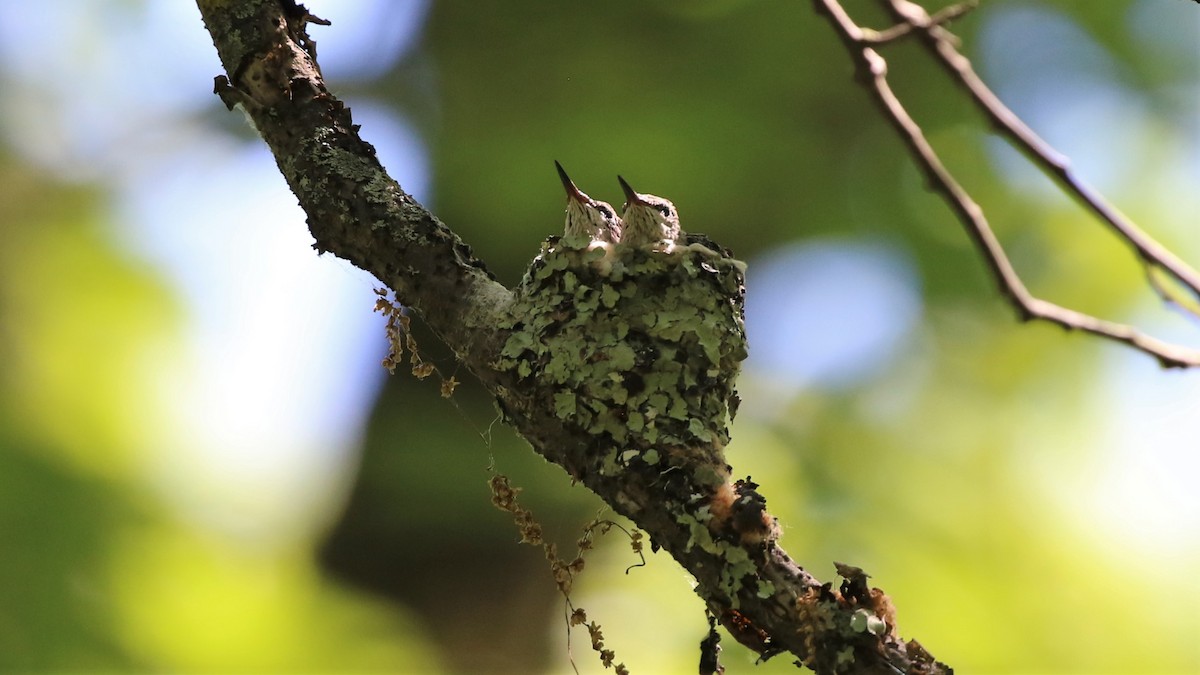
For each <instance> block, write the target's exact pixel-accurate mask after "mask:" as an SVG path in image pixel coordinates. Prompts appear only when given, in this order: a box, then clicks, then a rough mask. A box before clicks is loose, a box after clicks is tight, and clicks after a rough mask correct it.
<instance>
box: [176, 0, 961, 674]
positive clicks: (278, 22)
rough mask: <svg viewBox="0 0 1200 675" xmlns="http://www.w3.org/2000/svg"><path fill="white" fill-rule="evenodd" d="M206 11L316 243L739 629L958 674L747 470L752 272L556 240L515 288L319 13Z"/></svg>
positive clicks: (830, 651) (271, 7)
mask: <svg viewBox="0 0 1200 675" xmlns="http://www.w3.org/2000/svg"><path fill="white" fill-rule="evenodd" d="M197 4H198V5H199V7H200V11H201V14H202V15H203V17H204V22H205V25H206V27H207V28H208V30H209V32H210V34H211V35H212V38H213V42H214V44H215V46H216V48H217V52H218V54H219V56H220V58H221V62H222V64H223V65H224V67H225V70H226V72H227V73H228V76H220V77H218V78H217V79H216V93H218V94H219V95H220V96H221V98H222V100H223V101H224V102H225V103H226V105H227V106H229V107H231V108H232V107H234V106H241V107H242V108H244V109H245V111H246V112H247V114H248V115H249V116H250V118H251V119H252V120H253V123H254V124H255V126H256V127H257V129H258V131H259V133H260V134H262V137H263V139H264V140H265V141H266V143H267V145H268V146H269V147H270V149H271V152H272V153H273V154H274V156H275V158H276V162H277V164H278V166H279V169H280V171H281V172H282V174H283V175H284V178H285V179H286V180H287V182H288V185H289V186H290V187H291V189H292V191H293V192H294V193H295V194H296V196H297V197H298V198H299V200H300V205H301V206H302V207H303V209H304V210H305V212H306V213H307V214H308V225H309V228H310V230H311V232H312V234H313V237H314V238H315V239H316V245H315V247H316V248H317V249H318V250H319V251H328V252H332V253H334V254H335V255H337V256H339V257H342V258H345V259H347V260H349V261H350V262H352V263H353V264H355V265H357V266H359V267H361V268H362V269H364V270H367V271H369V272H371V273H373V274H374V275H375V276H376V277H378V278H379V279H380V280H381V281H383V282H384V283H386V284H387V285H388V286H390V287H391V288H392V289H393V290H394V292H395V294H396V297H397V299H398V300H399V301H400V302H402V303H404V304H406V305H408V306H410V307H411V308H413V309H414V310H415V312H416V313H417V314H418V315H419V316H420V317H421V318H422V319H423V320H424V321H425V322H426V323H428V324H429V326H430V327H431V328H432V329H433V330H434V331H435V332H436V333H437V334H438V335H439V336H440V337H441V338H442V339H443V340H444V341H445V342H446V343H447V344H448V345H449V346H450V347H451V348H452V349H453V350H454V351H455V353H456V354H457V356H458V358H459V359H460V360H461V361H462V362H463V363H464V364H465V365H466V366H467V367H468V368H469V369H470V370H471V371H472V372H473V373H474V374H475V375H476V376H478V377H479V379H480V380H481V381H482V383H483V384H484V386H485V387H486V388H487V389H488V390H489V391H490V392H491V393H492V394H493V395H494V396H495V397H496V401H497V405H498V406H499V407H500V409H501V411H502V412H503V414H504V418H505V420H506V421H507V422H508V423H510V424H512V425H513V426H514V427H515V428H516V429H517V431H518V432H519V433H520V434H521V435H522V436H523V437H524V438H525V439H526V440H528V441H529V442H530V444H531V445H532V446H533V448H534V450H535V451H537V452H538V453H539V454H541V455H542V456H544V457H545V458H547V459H548V460H550V461H553V462H555V463H556V464H559V465H560V466H562V467H563V468H564V469H566V471H567V472H568V473H569V474H570V475H571V476H572V478H573V479H575V480H577V481H579V482H582V483H584V484H585V485H586V486H587V487H588V488H590V489H591V490H593V491H594V492H596V494H598V495H599V496H600V497H601V498H602V499H604V501H605V502H607V503H608V504H609V505H610V506H611V507H612V508H613V509H614V510H615V511H617V512H618V513H620V514H622V515H624V516H626V517H628V518H630V519H631V520H632V521H633V522H634V523H636V524H637V526H638V527H639V528H641V529H642V530H644V531H645V532H646V533H647V534H648V535H649V539H650V541H651V544H652V547H654V548H662V549H664V550H666V551H667V552H669V553H670V554H671V555H672V556H673V557H674V558H675V559H676V560H677V561H678V562H679V563H680V564H681V565H682V566H683V567H684V568H685V569H686V570H687V571H688V572H689V573H691V574H692V575H693V576H694V577H695V579H696V581H697V587H696V592H697V593H698V594H699V595H700V596H701V598H702V599H703V600H704V601H705V603H706V606H707V609H708V610H709V611H710V612H711V614H712V615H713V616H715V617H718V618H719V620H720V622H721V623H722V624H723V625H725V626H726V627H727V628H729V629H730V631H731V632H732V634H733V635H734V637H735V638H737V639H738V640H739V641H740V642H742V643H743V644H746V645H748V646H749V647H751V648H752V649H755V650H757V651H758V652H760V653H761V654H763V655H764V657H766V656H769V655H772V654H776V653H780V652H782V651H789V652H791V653H792V654H794V655H795V656H796V657H797V659H798V660H799V661H800V662H803V663H804V664H806V665H808V666H810V667H812V668H813V669H814V670H816V671H818V672H821V673H834V672H837V673H939V672H946V671H947V669H946V668H945V666H943V665H942V664H940V663H938V662H936V661H935V660H934V659H933V657H932V656H930V655H929V654H928V652H926V651H925V650H924V649H923V648H921V646H920V645H919V644H917V643H916V641H909V642H907V643H906V642H904V641H903V640H901V639H900V637H899V635H898V632H897V629H896V624H895V614H894V610H893V609H892V607H891V604H890V601H889V600H888V598H887V596H886V595H884V594H883V592H882V591H880V590H879V589H877V588H868V587H867V586H866V575H865V574H864V573H863V572H862V571H861V570H858V569H857V568H853V567H849V566H841V567H839V574H841V575H842V577H843V581H842V583H841V585H840V587H839V588H834V587H833V584H832V583H825V584H822V583H820V582H819V581H817V580H816V579H815V578H813V577H812V576H811V575H810V574H808V573H807V572H806V571H804V570H803V569H802V568H801V567H799V566H798V565H796V564H795V563H794V562H793V561H792V559H791V558H790V557H789V556H788V555H787V553H786V552H785V551H784V550H783V549H782V548H781V547H780V546H779V545H778V544H777V539H778V536H779V528H778V525H777V523H776V521H775V519H774V518H772V517H771V516H770V515H769V514H768V513H767V512H766V510H765V506H766V500H765V499H764V498H763V497H762V496H761V495H760V494H759V493H758V492H757V491H756V488H757V486H756V485H754V484H753V483H751V482H750V481H749V480H738V481H734V480H732V479H731V477H730V475H731V473H732V468H731V467H730V466H729V465H727V464H726V463H725V459H724V445H725V442H727V441H728V429H727V427H726V424H727V421H728V419H729V418H731V417H732V414H733V407H734V406H736V394H734V393H733V388H732V385H733V382H734V380H735V378H736V376H737V372H738V368H739V363H740V360H741V359H742V358H744V357H745V345H744V330H743V323H742V319H743V318H742V315H741V295H742V293H743V287H742V266H741V264H740V263H737V262H736V261H732V260H731V259H729V258H728V257H726V256H725V255H723V254H721V253H718V252H717V250H718V249H719V248H720V247H719V246H717V245H715V244H713V243H712V242H709V241H708V240H706V239H703V238H694V239H695V241H692V240H689V241H688V242H687V245H681V246H679V247H678V248H677V249H676V250H674V251H647V250H639V249H636V248H634V247H628V248H627V249H622V250H621V252H619V253H617V254H616V255H617V256H618V258H617V259H618V262H620V263H621V265H620V266H619V267H618V266H612V265H611V261H609V262H607V263H605V262H604V261H598V260H596V256H595V255H593V253H595V251H592V250H583V251H581V250H579V249H571V248H569V247H567V246H566V245H565V244H564V245H560V244H559V243H558V242H557V241H555V240H554V239H553V238H552V239H551V240H550V241H548V242H547V244H545V245H544V247H543V253H542V255H540V256H539V257H538V258H537V259H536V260H535V263H534V265H533V267H531V269H530V273H529V274H528V275H527V278H526V280H525V281H524V282H522V285H521V287H519V288H518V289H516V292H515V293H514V292H513V291H510V290H508V289H506V288H504V287H503V286H501V285H500V284H498V283H496V282H495V281H494V280H493V279H492V277H491V275H490V274H489V273H488V272H487V270H486V268H485V267H484V265H483V264H482V263H481V262H480V261H479V260H477V259H476V258H475V257H474V256H472V254H471V252H470V249H469V247H468V246H467V245H466V244H465V243H464V242H463V241H462V240H461V239H460V238H459V237H458V236H457V235H455V234H454V233H453V232H451V231H450V230H449V229H448V228H447V227H446V226H445V225H444V224H442V223H441V222H440V221H439V220H438V219H437V218H435V217H434V216H433V215H432V214H431V213H429V212H428V211H427V210H426V209H425V208H424V207H422V206H421V205H420V204H418V203H417V202H416V201H415V200H414V199H413V198H412V197H411V196H409V195H408V194H407V193H405V192H404V191H403V189H402V188H401V187H400V186H399V185H398V184H397V183H396V182H395V181H394V180H392V179H391V178H390V177H389V176H388V175H387V174H386V173H385V171H384V170H383V168H382V166H381V165H380V164H379V162H378V160H377V159H376V158H375V152H374V149H373V148H372V147H371V146H370V145H369V144H367V143H366V142H364V141H363V140H362V139H361V138H360V137H359V136H358V133H357V131H358V127H357V125H354V124H353V123H352V121H351V118H350V111H349V110H348V109H347V108H345V106H344V105H343V104H342V103H341V102H340V101H339V100H337V99H336V98H335V97H334V96H332V95H331V94H330V93H329V91H328V90H327V89H326V87H325V85H324V82H323V81H322V77H321V73H320V68H319V67H318V65H317V61H316V49H315V45H314V43H313V42H312V41H311V40H310V39H309V38H308V36H307V34H306V32H305V27H306V25H307V24H308V23H310V22H319V20H317V19H316V18H315V17H312V16H311V15H309V14H308V13H307V11H306V10H304V8H303V7H302V6H299V5H297V4H295V3H294V2H292V1H291V0H198V2H197ZM682 243H683V242H681V244H682ZM606 264H607V265H608V267H606V266H605V265H606ZM664 289H665V290H664ZM604 340H609V341H608V342H603V341H604ZM668 353H670V354H673V355H674V356H672V357H668V356H667V354H668ZM635 403H636V405H635ZM697 623H698V625H700V622H699V621H698V622H697Z"/></svg>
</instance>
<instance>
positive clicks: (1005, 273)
mask: <svg viewBox="0 0 1200 675" xmlns="http://www.w3.org/2000/svg"><path fill="white" fill-rule="evenodd" d="M884 1H885V2H891V3H894V4H896V6H900V3H903V4H904V5H905V6H906V8H907V5H910V4H911V3H907V0H884ZM814 3H815V5H816V9H817V11H818V13H821V14H824V15H825V16H827V17H829V19H830V22H831V23H832V25H833V27H834V29H835V30H836V32H837V34H838V36H839V37H840V38H841V40H842V43H843V44H844V45H845V46H846V48H847V50H848V51H849V52H850V56H851V58H852V59H853V60H854V62H855V64H856V65H857V67H858V70H859V77H860V79H861V81H862V82H863V84H864V86H867V87H868V89H869V90H870V92H871V93H872V95H873V96H874V98H875V100H876V102H877V103H878V104H879V107H880V109H881V110H882V111H883V112H884V114H885V115H886V116H887V118H888V120H889V121H890V122H891V123H892V126H893V127H894V128H895V129H896V131H897V132H898V133H899V134H900V136H901V138H902V139H903V140H904V142H905V144H906V145H907V146H908V148H909V150H910V151H911V152H912V155H913V157H914V159H916V160H917V163H918V164H919V165H920V167H921V169H922V170H923V171H924V173H925V175H926V177H927V179H928V181H929V184H930V187H931V189H933V190H934V191H936V192H937V193H939V194H941V195H942V196H943V197H944V198H945V200H946V202H947V204H948V205H949V206H950V208H951V210H953V211H954V212H955V214H956V215H957V216H958V218H959V220H960V221H961V222H962V224H963V226H964V227H965V228H966V230H967V233H968V235H969V236H970V237H971V239H972V240H973V241H974V242H975V245H976V247H977V248H978V249H979V251H980V253H981V254H983V257H984V260H985V262H986V263H987V265H988V268H989V271H990V272H991V273H992V276H993V277H994V278H995V280H996V283H997V285H998V287H999V289H1000V292H1001V294H1002V295H1003V296H1004V297H1005V298H1006V299H1007V300H1008V301H1009V302H1010V303H1011V304H1012V305H1013V307H1014V308H1015V309H1016V310H1017V314H1018V317H1019V318H1020V319H1021V320H1022V321H1032V320H1040V321H1047V322H1050V323H1054V324H1057V325H1059V326H1062V327H1063V328H1066V329H1068V330H1080V331H1083V332H1086V333H1091V334H1093V335H1097V336H1100V337H1103V338H1106V339H1109V340H1113V341H1116V342H1120V343H1124V344H1126V345H1129V346H1131V347H1133V348H1135V349H1138V350H1140V351H1142V352H1145V353H1146V354H1149V355H1151V356H1153V357H1154V358H1156V359H1157V360H1158V362H1159V363H1160V364H1161V365H1162V366H1163V367H1164V368H1187V367H1195V366H1200V351H1198V350H1194V349H1189V348H1186V347H1182V346H1179V345H1173V344H1169V343H1166V342H1163V341H1162V340H1159V339H1157V338H1154V337H1151V336H1148V335H1146V334H1144V333H1142V332H1140V331H1138V330H1137V329H1135V328H1133V327H1131V326H1127V325H1124V324H1119V323H1113V322H1110V321H1104V320H1101V319H1098V318H1096V317H1094V316H1091V315H1089V314H1085V313H1082V312H1078V311H1075V310H1072V309H1068V308H1066V307H1062V306H1060V305H1057V304H1054V303H1052V302H1048V301H1046V300H1042V299H1040V298H1037V297H1035V296H1034V295H1033V294H1032V293H1030V292H1029V290H1028V289H1026V288H1025V284H1024V283H1023V282H1022V281H1021V278H1020V276H1019V275H1018V274H1017V272H1016V270H1015V269H1014V268H1013V266H1012V263H1011V262H1010V261H1009V259H1008V255H1007V254H1006V253H1005V252H1004V247H1003V246H1002V245H1001V244H1000V242H999V240H998V239H997V238H996V235H995V234H994V233H993V232H992V228H991V226H990V225H989V224H988V221H987V218H986V216H984V213H983V209H982V208H981V207H980V206H979V204H977V203H976V202H975V201H974V200H973V199H972V198H971V196H970V195H969V194H968V193H967V191H966V190H965V189H964V188H963V187H962V185H960V184H959V183H958V181H957V180H955V178H954V176H953V175H951V174H950V172H949V171H948V170H947V169H946V167H945V165H943V164H942V162H941V160H940V159H939V158H938V155H937V153H936V152H935V151H934V149H933V146H931V145H930V143H929V141H928V140H927V139H926V138H925V134H924V133H923V132H922V131H921V127H920V126H919V125H918V124H917V123H916V122H915V121H914V120H913V118H912V117H911V116H910V115H909V114H908V111H907V110H906V109H905V108H904V105H903V104H902V103H901V102H900V100H899V98H897V97H896V94H895V92H893V91H892V88H891V86H890V85H889V84H888V81H887V62H886V61H885V60H884V58H883V57H882V56H880V55H879V53H878V52H877V51H876V50H875V49H873V48H872V45H873V44H876V42H875V41H873V39H872V37H871V35H872V34H877V33H874V32H873V31H872V32H871V33H868V32H867V31H866V30H864V29H863V28H862V27H860V26H858V25H857V24H856V23H855V22H854V21H853V20H852V19H851V18H850V16H849V15H848V14H847V13H846V11H845V9H843V8H842V6H841V4H840V3H839V2H838V0H814ZM906 11H908V12H910V13H913V14H915V10H911V9H906ZM921 13H922V15H921V16H919V17H918V18H916V19H914V20H912V21H908V20H907V19H905V21H906V22H907V23H910V24H911V25H913V26H914V28H918V29H920V30H921V32H922V34H923V35H930V34H931V33H933V32H934V31H942V32H944V29H942V28H940V27H939V26H937V24H936V23H934V22H933V17H930V16H929V15H928V14H927V13H924V10H923V9H922V10H921ZM959 14H961V12H959ZM946 39H947V38H943V37H938V38H936V39H935V42H936V45H937V46H938V50H939V54H941V55H943V57H944V58H945V57H946V56H945V55H948V54H953V55H954V61H955V62H956V63H957V64H958V65H957V66H956V67H955V71H956V72H970V74H971V76H972V78H973V79H974V81H977V82H979V85H980V86H981V87H983V90H982V91H985V92H986V93H987V95H988V97H989V98H986V99H984V100H987V101H995V105H996V106H999V107H994V106H991V105H990V104H989V106H988V110H989V116H992V119H993V120H1000V121H1002V122H1003V124H1004V125H1005V128H1011V129H1012V130H1014V131H1013V133H1020V137H1021V138H1022V139H1023V140H1022V143H1027V144H1028V147H1029V148H1031V149H1032V152H1034V154H1036V155H1037V156H1039V157H1044V158H1046V159H1045V160H1043V161H1052V163H1051V166H1055V167H1061V171H1059V172H1058V173H1057V174H1056V175H1058V176H1060V177H1061V178H1062V179H1063V181H1064V182H1067V183H1068V184H1069V185H1077V186H1080V189H1082V190H1083V192H1082V193H1077V194H1081V198H1082V199H1084V200H1085V202H1087V203H1088V204H1089V205H1090V206H1091V207H1092V208H1093V210H1096V211H1097V212H1098V213H1099V214H1100V215H1101V217H1102V218H1104V219H1105V221H1106V222H1109V223H1110V224H1112V225H1113V226H1114V228H1115V229H1117V230H1118V232H1120V233H1122V235H1123V236H1125V237H1126V239H1127V240H1128V241H1130V243H1131V244H1133V245H1134V246H1135V247H1136V249H1137V251H1138V253H1139V255H1140V256H1142V258H1143V260H1146V261H1148V262H1150V263H1153V264H1156V265H1160V266H1162V267H1163V268H1164V269H1166V270H1168V271H1170V272H1171V274H1172V276H1174V277H1175V278H1176V279H1178V280H1179V281H1180V282H1181V283H1183V284H1185V285H1187V286H1188V287H1189V288H1193V289H1196V291H1197V292H1198V293H1200V275H1196V273H1195V272H1194V271H1192V270H1191V269H1190V268H1188V267H1187V266H1186V265H1184V264H1183V263H1181V262H1179V261H1178V260H1177V259H1176V258H1175V256H1173V255H1171V254H1170V253H1169V252H1168V251H1166V250H1165V249H1163V248H1162V247H1161V246H1160V245H1158V244H1157V243H1156V242H1154V241H1153V240H1152V239H1150V238H1149V237H1148V236H1146V235H1145V234H1143V233H1142V232H1141V231H1140V230H1138V229H1137V228H1136V227H1134V226H1132V224H1131V223H1128V221H1127V220H1125V219H1124V217H1123V216H1120V214H1118V213H1116V211H1115V209H1112V207H1110V206H1108V205H1107V204H1106V203H1105V202H1104V201H1103V200H1102V199H1100V198H1099V196H1098V195H1096V194H1095V193H1094V192H1093V191H1091V190H1090V188H1087V187H1086V186H1083V184H1082V183H1080V182H1078V181H1077V180H1076V179H1075V178H1074V176H1073V175H1072V174H1071V173H1070V171H1069V170H1068V169H1067V163H1066V160H1065V159H1063V158H1061V157H1058V156H1057V154H1056V153H1053V151H1049V154H1047V152H1045V151H1048V150H1049V148H1048V147H1047V146H1046V145H1045V143H1044V142H1043V141H1041V139H1039V138H1038V137H1037V136H1036V135H1035V134H1033V132H1032V131H1031V130H1029V128H1028V127H1026V126H1025V125H1024V124H1023V123H1022V122H1021V121H1020V119H1018V118H1017V117H1016V115H1014V114H1013V113H1012V112H1011V111H1009V110H1008V109H1007V108H1005V107H1004V106H1003V104H1001V103H999V99H996V97H995V95H994V94H992V93H991V92H990V91H989V90H987V89H986V87H985V86H984V85H983V84H982V81H979V78H978V77H977V76H975V75H974V72H973V71H972V70H971V69H970V64H969V62H967V60H966V58H965V57H963V56H962V55H960V54H958V52H957V51H956V50H954V48H953V46H952V45H949V43H948V42H946ZM959 62H961V63H959ZM963 64H965V65H963ZM964 68H965V70H963V69H964ZM973 95H974V92H973ZM1075 189H1077V188H1073V191H1074V190H1075ZM1106 214H1107V215H1106ZM1110 217H1111V219H1110ZM1115 223H1119V225H1118V224H1115ZM1125 233H1130V234H1128V235H1126V234H1125ZM1192 277H1196V284H1195V285H1193V284H1192V283H1190V282H1189V279H1191V278H1192Z"/></svg>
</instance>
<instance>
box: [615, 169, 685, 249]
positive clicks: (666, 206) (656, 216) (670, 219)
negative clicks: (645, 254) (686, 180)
mask: <svg viewBox="0 0 1200 675" xmlns="http://www.w3.org/2000/svg"><path fill="white" fill-rule="evenodd" d="M617 180H618V181H619V182H620V183H621V189H622V190H624V191H625V210H624V211H623V212H622V214H621V218H622V221H623V222H624V232H623V234H622V236H621V243H623V244H626V245H628V246H662V247H663V248H666V249H667V250H671V249H672V248H674V246H675V243H676V242H677V241H678V240H679V237H680V234H681V231H680V229H679V212H678V211H676V210H675V205H674V204H672V203H671V202H670V200H667V199H663V198H662V197H656V196H654V195H647V194H641V193H639V192H637V191H635V190H634V189H633V188H632V187H629V183H627V182H625V179H624V178H622V177H620V176H617Z"/></svg>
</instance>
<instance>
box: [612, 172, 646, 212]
mask: <svg viewBox="0 0 1200 675" xmlns="http://www.w3.org/2000/svg"><path fill="white" fill-rule="evenodd" d="M617 182H618V183H620V184H621V189H622V190H624V191H625V203H626V205H628V204H645V202H643V201H642V198H641V196H640V195H638V193H637V191H636V190H634V189H633V188H631V187H629V183H627V182H625V179H624V178H622V177H621V176H619V175H618V176H617Z"/></svg>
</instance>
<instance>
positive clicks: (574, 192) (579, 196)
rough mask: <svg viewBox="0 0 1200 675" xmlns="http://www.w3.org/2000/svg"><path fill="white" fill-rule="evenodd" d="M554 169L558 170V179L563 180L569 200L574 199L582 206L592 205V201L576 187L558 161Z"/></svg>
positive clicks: (555, 161) (555, 162)
mask: <svg viewBox="0 0 1200 675" xmlns="http://www.w3.org/2000/svg"><path fill="white" fill-rule="evenodd" d="M554 168H556V169H558V177H559V178H560V179H562V184H563V189H564V190H566V191H567V199H574V200H575V201H577V202H579V203H580V204H589V203H591V201H592V199H591V198H590V197H588V196H587V195H586V194H584V193H583V191H582V190H580V189H579V188H577V187H575V183H574V182H573V181H572V180H571V177H570V176H568V175H567V172H566V171H564V170H563V168H562V164H559V163H558V160H557V159H556V160H554Z"/></svg>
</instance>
